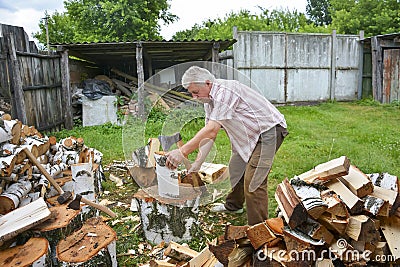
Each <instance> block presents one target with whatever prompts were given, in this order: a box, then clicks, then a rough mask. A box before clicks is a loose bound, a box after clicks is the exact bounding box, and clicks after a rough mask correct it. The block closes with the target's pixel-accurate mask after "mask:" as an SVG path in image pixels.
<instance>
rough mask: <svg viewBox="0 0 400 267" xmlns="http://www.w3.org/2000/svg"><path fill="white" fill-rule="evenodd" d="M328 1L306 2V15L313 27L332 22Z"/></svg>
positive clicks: (315, 0)
mask: <svg viewBox="0 0 400 267" xmlns="http://www.w3.org/2000/svg"><path fill="white" fill-rule="evenodd" d="M329 2H330V1H329V0H307V6H306V14H307V15H308V17H309V19H310V21H311V22H313V23H314V24H315V25H318V26H323V25H329V24H331V22H332V18H331V14H330V12H329Z"/></svg>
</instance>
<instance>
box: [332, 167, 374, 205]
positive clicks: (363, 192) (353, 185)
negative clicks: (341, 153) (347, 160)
mask: <svg viewBox="0 0 400 267" xmlns="http://www.w3.org/2000/svg"><path fill="white" fill-rule="evenodd" d="M339 179H340V181H341V182H342V183H344V184H345V185H346V186H347V188H349V189H350V191H351V192H352V193H353V194H354V195H356V196H358V197H359V198H362V197H365V196H367V195H369V194H371V193H372V191H373V190H374V187H373V185H372V182H371V180H370V179H369V177H368V176H367V175H366V174H365V173H363V172H362V171H360V169H358V168H357V167H356V166H354V165H351V166H350V169H349V174H348V175H345V176H343V177H340V178H339Z"/></svg>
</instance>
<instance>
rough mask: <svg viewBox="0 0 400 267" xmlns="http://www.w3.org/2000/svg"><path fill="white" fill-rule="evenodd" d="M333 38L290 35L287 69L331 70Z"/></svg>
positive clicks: (327, 36) (328, 36)
mask: <svg viewBox="0 0 400 267" xmlns="http://www.w3.org/2000/svg"><path fill="white" fill-rule="evenodd" d="M331 38H332V37H331V36H330V35H326V34H325V35H314V34H307V35H305V34H302V35H300V34H288V37H287V39H288V40H287V42H288V44H287V67H289V68H329V67H330V66H331V49H332V48H331Z"/></svg>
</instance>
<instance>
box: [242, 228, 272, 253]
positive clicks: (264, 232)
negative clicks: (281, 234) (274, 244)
mask: <svg viewBox="0 0 400 267" xmlns="http://www.w3.org/2000/svg"><path fill="white" fill-rule="evenodd" d="M246 232H247V238H248V239H250V242H251V245H252V246H253V248H254V249H259V248H260V247H261V246H262V245H264V244H265V243H268V242H270V241H272V240H274V239H276V236H275V235H274V233H273V232H272V231H271V229H269V227H268V226H267V224H266V223H265V222H262V223H258V224H255V225H252V226H250V227H249V228H248V229H247V231H246Z"/></svg>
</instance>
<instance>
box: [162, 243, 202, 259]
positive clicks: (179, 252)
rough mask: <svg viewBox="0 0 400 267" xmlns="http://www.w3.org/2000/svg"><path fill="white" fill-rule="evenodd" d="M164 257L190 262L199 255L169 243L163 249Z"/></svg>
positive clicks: (176, 244)
mask: <svg viewBox="0 0 400 267" xmlns="http://www.w3.org/2000/svg"><path fill="white" fill-rule="evenodd" d="M164 255H165V256H167V257H170V258H172V259H174V260H177V261H190V260H191V259H192V258H194V257H196V256H197V255H199V252H197V251H195V250H193V249H191V248H189V247H187V246H182V245H180V244H178V243H176V242H173V241H171V242H169V244H168V247H167V248H166V249H165V251H164Z"/></svg>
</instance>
